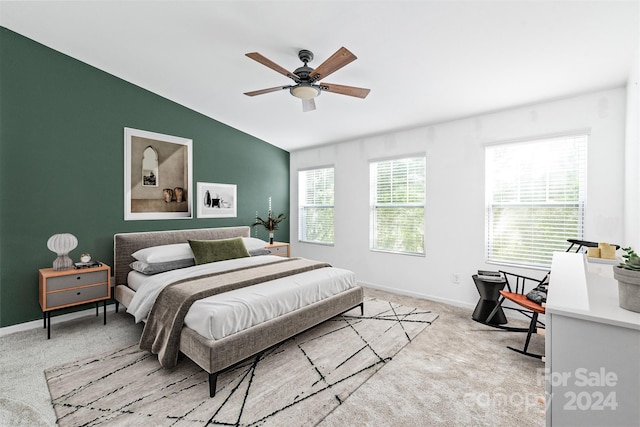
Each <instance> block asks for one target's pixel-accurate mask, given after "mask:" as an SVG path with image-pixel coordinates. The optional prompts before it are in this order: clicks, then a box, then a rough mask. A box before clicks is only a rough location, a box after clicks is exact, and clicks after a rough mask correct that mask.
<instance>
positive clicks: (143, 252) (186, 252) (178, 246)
mask: <svg viewBox="0 0 640 427" xmlns="http://www.w3.org/2000/svg"><path fill="white" fill-rule="evenodd" d="M131 256H133V257H134V258H135V259H137V260H138V261H142V262H146V263H147V264H153V263H156V262H168V261H178V260H181V259H189V258H193V252H192V251H191V246H189V243H175V244H172V245H161V246H151V247H148V248H144V249H140V250H138V251H135V252H134V253H133V254H132V255H131Z"/></svg>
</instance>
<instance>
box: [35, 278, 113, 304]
mask: <svg viewBox="0 0 640 427" xmlns="http://www.w3.org/2000/svg"><path fill="white" fill-rule="evenodd" d="M47 282H48V281H47ZM108 296H109V285H108V284H107V283H105V284H104V285H96V286H87V287H85V288H77V289H69V290H68V291H60V292H51V293H49V294H47V308H48V309H51V308H55V307H58V306H62V305H69V304H75V303H78V302H83V301H90V300H93V299H97V298H107V297H108Z"/></svg>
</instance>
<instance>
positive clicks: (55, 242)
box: [47, 233, 78, 271]
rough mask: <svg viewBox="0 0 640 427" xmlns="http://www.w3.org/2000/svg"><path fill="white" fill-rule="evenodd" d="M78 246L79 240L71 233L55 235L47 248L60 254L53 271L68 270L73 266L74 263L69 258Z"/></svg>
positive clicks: (50, 238) (54, 261) (50, 239)
mask: <svg viewBox="0 0 640 427" xmlns="http://www.w3.org/2000/svg"><path fill="white" fill-rule="evenodd" d="M76 246H78V239H77V238H76V236H74V235H73V234H70V233H62V234H54V235H53V236H51V237H49V240H48V241H47V248H49V250H50V251H51V252H55V253H57V254H58V258H56V259H55V260H53V269H54V270H56V271H59V270H68V269H70V268H71V266H72V265H73V261H71V258H69V252H71V251H72V250H74V249H75V248H76Z"/></svg>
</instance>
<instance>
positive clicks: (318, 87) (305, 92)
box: [245, 47, 370, 111]
mask: <svg viewBox="0 0 640 427" xmlns="http://www.w3.org/2000/svg"><path fill="white" fill-rule="evenodd" d="M246 55H247V56H248V57H249V58H251V59H253V60H254V61H257V62H259V63H261V64H262V65H265V66H267V67H269V68H271V69H272V70H274V71H276V72H278V73H280V74H282V75H284V76H287V77H289V78H290V79H292V80H293V81H294V82H295V83H296V84H294V85H287V86H276V87H272V88H269V89H261V90H255V91H253V92H245V95H247V96H256V95H262V94H263V93H270V92H277V91H279V90H285V89H289V92H290V93H291V95H293V96H295V97H296V98H300V99H301V100H302V111H312V110H315V109H316V103H315V98H316V97H317V96H318V95H320V93H321V92H323V91H324V92H333V93H338V94H340V95H348V96H354V97H356V98H366V96H367V95H368V94H369V92H370V89H364V88H361V87H354V86H344V85H337V84H333V83H326V82H320V83H318V80H320V79H321V78H322V79H323V78H325V77H327V76H328V75H329V74H331V73H333V72H335V71H337V70H339V69H340V68H342V67H344V66H345V65H347V64H349V63H350V62H353V61H355V60H356V59H357V57H356V56H355V55H354V54H353V53H351V52H349V50H348V49H346V48H345V47H341V48H340V49H338V50H337V51H336V53H334V54H333V55H331V56H330V57H329V58H328V59H327V60H326V61H324V62H323V63H322V64H320V65H319V66H318V67H317V68H315V69H313V68H311V67H309V66H307V63H309V62H311V60H313V53H312V52H311V51H309V50H306V49H303V50H301V51H300V52H298V58H300V61H302V62H303V63H304V65H303V66H302V67H299V68H296V69H295V70H294V71H293V72H290V71H287V70H286V69H285V68H283V67H281V66H279V65H278V64H276V63H275V62H273V61H271V60H270V59H268V58H265V57H264V56H262V55H261V54H259V53H258V52H251V53H247V54H246Z"/></svg>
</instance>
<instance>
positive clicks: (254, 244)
mask: <svg viewBox="0 0 640 427" xmlns="http://www.w3.org/2000/svg"><path fill="white" fill-rule="evenodd" d="M242 241H243V242H244V245H245V246H246V248H247V250H248V251H249V252H251V251H255V250H258V249H264V247H265V246H267V245H268V243H267V242H265V241H264V240H260V239H256V238H255V237H243V238H242Z"/></svg>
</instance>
